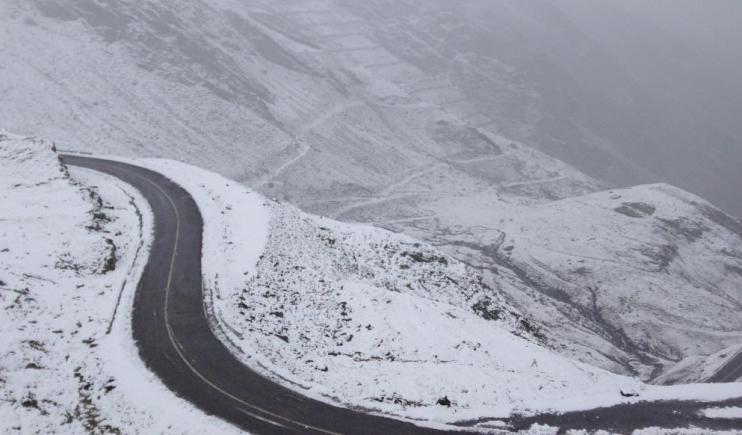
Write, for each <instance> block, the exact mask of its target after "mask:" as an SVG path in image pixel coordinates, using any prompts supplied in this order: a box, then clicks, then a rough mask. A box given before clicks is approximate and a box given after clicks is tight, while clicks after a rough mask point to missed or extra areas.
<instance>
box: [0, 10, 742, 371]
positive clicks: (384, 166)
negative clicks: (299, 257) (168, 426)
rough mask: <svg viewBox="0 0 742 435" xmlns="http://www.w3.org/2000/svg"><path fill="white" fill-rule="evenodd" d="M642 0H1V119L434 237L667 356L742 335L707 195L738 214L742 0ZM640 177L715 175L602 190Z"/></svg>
mask: <svg viewBox="0 0 742 435" xmlns="http://www.w3.org/2000/svg"><path fill="white" fill-rule="evenodd" d="M645 3H648V2H640V1H638V0H636V1H635V0H630V1H618V0H613V1H606V2H604V1H600V2H598V1H590V0H517V1H516V0H468V1H453V0H347V1H346V0H343V1H340V0H337V1H333V0H301V1H298V0H292V1H273V0H270V1H269V0H251V1H238V0H211V1H206V0H180V1H167V0H136V1H135V0H121V1H114V0H30V1H29V0H5V1H3V2H1V3H0V56H2V58H1V59H2V60H0V96H1V98H2V100H1V101H2V104H0V122H2V127H3V128H5V129H7V130H9V131H13V132H16V133H21V134H34V135H39V136H43V137H47V138H50V139H53V140H55V141H56V142H57V145H58V146H59V148H62V149H76V150H85V151H93V152H101V153H110V154H123V155H126V156H136V157H148V156H154V157H166V158H172V159H180V160H184V161H186V162H189V163H192V164H195V165H199V166H201V167H205V168H208V169H211V170H214V171H217V172H219V173H221V174H222V175H225V176H228V177H231V178H234V179H236V180H238V181H240V182H243V183H245V184H246V185H248V186H251V187H254V188H256V189H257V190H259V191H260V192H262V193H264V194H266V195H268V196H269V197H275V198H278V199H281V200H286V201H289V202H291V203H293V204H295V205H298V206H300V207H302V208H303V209H305V210H307V211H310V212H313V213H317V214H322V215H325V216H330V217H334V218H338V219H341V220H346V221H360V222H365V223H372V224H375V225H378V226H382V227H384V228H387V229H392V230H394V231H398V232H404V233H407V234H410V235H413V236H415V237H418V238H420V239H423V240H425V241H428V242H431V243H434V244H436V245H438V246H439V247H440V248H441V249H443V250H444V251H446V252H447V253H449V254H452V255H454V256H455V257H456V258H458V259H461V260H464V261H465V262H467V264H469V265H470V266H471V267H474V268H477V269H479V270H481V271H482V273H483V275H484V276H485V278H486V279H487V280H488V285H491V286H492V287H494V288H497V289H498V291H501V292H503V293H504V294H506V295H507V296H508V298H509V300H510V302H512V303H513V304H515V305H516V306H517V308H518V309H520V310H522V311H528V312H531V313H534V316H535V317H536V319H537V320H538V321H539V322H540V324H541V325H544V327H545V329H546V330H551V331H554V333H553V336H552V340H553V341H552V342H551V343H552V346H553V348H554V349H555V350H558V351H559V352H562V353H565V354H568V355H569V356H572V357H575V358H578V359H581V360H583V361H586V362H589V363H592V364H596V365H599V366H602V367H605V368H609V369H611V370H613V371H615V372H619V373H630V374H635V375H638V376H641V377H642V378H643V379H654V378H656V377H657V376H659V375H660V374H661V373H662V372H663V371H665V370H666V369H669V368H671V367H672V366H674V365H676V364H678V363H679V362H681V361H683V360H685V359H687V358H690V357H696V360H699V361H702V360H703V358H705V357H706V356H708V355H711V354H713V353H715V352H719V351H721V350H722V349H724V348H727V347H729V346H731V345H733V344H734V343H738V342H739V338H740V337H742V317H740V314H739V310H736V311H730V312H729V313H728V316H727V317H725V318H724V320H723V321H722V320H718V322H711V323H708V322H704V319H701V318H700V316H701V314H699V313H702V314H703V316H705V315H707V314H708V313H714V312H717V311H718V308H719V306H720V305H723V304H724V303H732V304H735V305H734V306H738V304H740V303H742V297H740V295H739V294H738V292H737V293H735V292H734V291H733V289H734V288H735V286H737V287H736V288H738V285H739V283H740V281H742V274H740V273H739V271H740V270H742V264H740V261H742V254H740V252H742V249H740V246H739V245H740V237H742V230H741V229H740V228H742V226H740V224H739V223H738V221H737V220H736V219H734V218H732V217H730V216H728V215H727V214H725V213H723V212H722V211H720V210H718V209H716V208H714V206H717V207H720V208H722V209H724V210H726V211H727V212H728V213H730V214H732V215H738V216H739V215H742V190H741V189H739V186H741V185H742V171H740V170H739V168H740V166H742V146H740V137H742V123H740V122H739V115H740V113H742V86H740V85H739V83H738V80H739V79H738V77H739V74H738V73H739V72H740V71H741V70H742V69H741V68H740V65H742V63H741V62H740V55H739V53H738V52H737V51H735V48H736V47H737V46H738V45H739V44H738V43H739V42H740V41H741V39H742V37H741V36H740V35H742V30H739V29H738V28H737V27H736V26H735V20H734V17H738V16H740V15H739V13H740V5H739V3H738V2H735V1H714V2H693V1H681V2H676V1H672V2H671V1H669V0H668V1H659V2H651V4H645ZM710 3H713V6H709V7H706V5H707V4H710ZM643 183H670V184H673V185H676V186H678V187H681V188H683V189H686V190H688V191H690V192H692V193H694V194H696V195H699V196H700V197H702V198H703V199H701V198H699V197H697V196H693V195H689V194H687V193H685V192H678V191H677V190H675V189H674V188H670V187H667V186H664V185H660V186H659V187H658V186H654V187H640V188H635V189H631V190H628V191H625V192H624V191H619V190H616V191H611V192H607V193H606V192H604V193H601V194H597V195H596V193H597V192H600V191H606V190H608V189H611V188H619V187H626V186H634V185H636V184H643ZM624 197H626V198H629V199H625V198H624ZM622 198H624V199H622ZM704 199H705V200H708V201H710V203H712V204H713V205H711V204H710V203H707V202H705V201H704ZM624 203H625V204H624ZM573 209H579V210H582V211H583V212H584V213H585V214H584V216H592V215H593V214H594V213H598V214H600V216H601V221H600V225H598V224H594V225H593V227H591V228H590V231H589V232H590V234H591V237H590V238H583V237H582V236H583V232H584V231H583V230H584V228H579V227H577V228H576V227H574V226H566V224H565V227H564V228H563V229H562V230H563V231H564V232H563V233H560V234H559V237H566V239H568V240H569V241H570V242H574V243H573V244H566V245H564V246H562V244H561V242H563V240H559V238H558V237H556V238H552V235H551V232H552V231H551V227H550V226H549V225H550V221H554V222H556V221H559V219H550V218H543V216H544V215H546V216H551V215H554V216H561V218H562V219H564V217H565V216H567V217H569V216H570V215H569V211H570V210H573ZM655 212H656V213H655ZM521 221H522V222H531V224H532V225H533V227H531V228H523V227H522V226H520V225H519V222H521ZM572 222H574V220H572ZM534 234H536V235H537V236H533V235H534ZM704 235H706V236H707V237H708V238H709V239H706V238H704V237H702V236H704ZM595 240H599V241H600V243H599V245H600V246H602V247H604V248H605V249H603V250H600V251H599V252H598V254H601V253H603V254H605V253H610V254H611V256H612V257H611V258H603V257H601V256H600V255H596V256H594V258H587V257H585V252H586V249H585V247H586V246H588V245H590V246H592V245H594V244H595ZM537 243H541V244H543V246H541V248H543V249H541V250H539V249H536V248H534V249H532V250H530V251H529V250H527V249H525V247H526V246H535V245H536V244H537ZM553 245H559V249H560V252H559V253H555V252H553V249H552V248H554V246H553ZM699 253H700V254H699ZM699 255H700V256H703V255H708V256H709V258H711V257H710V256H714V258H718V259H719V260H718V261H717V262H716V265H715V266H714V268H712V269H710V268H709V267H707V265H706V264H700V265H697V264H694V265H693V267H690V266H688V267H686V266H685V263H684V262H685V260H686V258H687V257H694V258H695V257H697V256H699ZM596 261H597V263H595V262H596ZM616 261H618V262H620V263H621V268H622V270H624V271H625V275H622V277H621V279H616V277H615V276H614V274H613V272H612V271H613V270H614V269H613V268H612V267H609V266H606V264H608V263H611V262H616ZM585 262H586V263H587V264H584V265H582V263H585ZM666 276H669V277H670V278H669V279H668V280H665V277H666ZM668 282H669V283H671V284H668ZM663 283H664V284H663ZM663 286H664V287H663ZM676 290H677V292H679V293H682V294H683V296H684V298H685V299H686V300H687V301H695V302H694V303H693V304H690V303H688V304H679V305H673V306H664V305H663V304H664V301H665V298H666V296H667V295H672V294H673V291H676ZM707 294H711V295H713V297H701V296H700V295H707ZM636 300H641V301H642V302H641V303H640V304H636ZM729 301H732V302H729ZM629 309H630V310H632V312H633V313H634V315H633V317H631V318H629V317H627V316H619V315H615V313H620V312H621V310H629ZM608 313H610V314H608ZM693 313H696V314H697V316H696V317H693ZM655 319H659V320H657V322H660V323H662V324H663V326H662V327H663V328H664V331H665V333H663V334H661V335H657V336H655V335H653V334H651V329H652V328H653V327H655V325H656V323H654V322H655ZM676 319H683V321H682V322H677V321H674V320H676ZM720 330H723V331H724V333H723V334H722V333H720V332H719V331H720ZM595 349H599V351H595Z"/></svg>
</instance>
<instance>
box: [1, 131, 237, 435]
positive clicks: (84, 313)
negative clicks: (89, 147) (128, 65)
mask: <svg viewBox="0 0 742 435" xmlns="http://www.w3.org/2000/svg"><path fill="white" fill-rule="evenodd" d="M51 147H52V145H51V144H50V143H48V142H44V141H41V140H36V139H29V138H21V137H16V136H11V135H8V134H5V133H2V132H0V202H1V203H2V207H1V208H0V210H1V211H0V306H1V307H2V309H0V349H2V350H0V432H2V433H119V432H123V433H142V434H144V433H194V434H195V433H207V432H212V431H214V430H216V431H218V432H220V433H229V432H230V431H232V428H231V427H230V426H228V425H226V424H224V423H222V422H221V421H219V420H217V419H214V418H210V417H207V416H205V415H204V414H202V413H201V412H200V411H198V410H196V409H194V408H193V407H192V406H190V405H189V404H188V403H186V402H183V401H181V400H180V399H178V398H177V397H175V396H174V395H173V394H172V393H170V392H169V391H168V390H167V389H165V387H164V386H162V385H161V384H160V383H159V381H158V380H157V379H156V378H155V377H154V376H153V375H152V374H151V373H150V372H149V371H148V370H147V369H146V368H145V367H144V365H143V364H142V363H141V361H140V360H139V356H138V353H137V351H136V349H135V347H134V343H133V341H132V339H131V330H130V307H131V306H132V297H133V292H134V289H135V285H136V283H137V282H138V276H139V273H140V270H141V267H142V265H143V261H145V260H146V252H147V249H148V247H147V246H148V243H149V241H150V239H151V237H150V234H149V228H150V225H151V216H150V213H149V210H148V209H147V208H146V203H144V202H143V200H142V199H141V198H140V197H139V195H138V193H136V192H135V191H132V189H131V188H129V187H128V186H126V185H124V184H122V183H119V182H118V181H116V180H115V179H111V178H108V177H103V176H101V175H100V174H97V173H93V172H88V171H83V170H77V169H73V170H71V175H68V174H67V172H66V171H65V170H64V168H63V167H62V166H61V164H60V163H59V161H58V160H57V157H56V155H55V154H54V153H53V152H52V149H51Z"/></svg>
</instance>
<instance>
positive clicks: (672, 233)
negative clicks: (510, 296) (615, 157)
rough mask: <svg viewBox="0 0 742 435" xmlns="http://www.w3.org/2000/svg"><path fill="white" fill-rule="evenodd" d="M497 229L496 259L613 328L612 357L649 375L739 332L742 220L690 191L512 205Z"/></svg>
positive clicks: (658, 189) (568, 312) (582, 318)
mask: <svg viewBox="0 0 742 435" xmlns="http://www.w3.org/2000/svg"><path fill="white" fill-rule="evenodd" d="M498 230H499V231H501V236H500V240H499V242H498V244H497V245H496V246H494V247H493V248H492V255H493V257H494V259H495V261H496V262H498V263H499V264H500V265H502V266H503V267H506V268H508V269H510V270H512V271H515V272H516V273H517V274H518V276H519V277H520V278H521V279H522V280H523V281H524V282H526V283H528V285H529V286H530V287H532V288H534V289H537V290H538V291H539V292H541V293H543V294H545V295H549V296H550V297H551V300H553V301H557V305H558V306H559V308H558V309H559V311H560V312H562V313H563V314H564V315H565V316H566V317H568V318H570V319H572V320H573V321H574V322H576V323H578V324H581V325H583V326H584V327H586V328H596V329H595V330H596V331H597V332H598V333H599V334H601V335H604V336H612V338H610V341H611V342H612V343H614V344H615V345H616V346H617V347H618V349H619V350H620V352H619V353H618V354H619V355H621V356H620V357H619V358H617V359H616V360H617V361H620V363H621V364H623V365H625V366H627V367H633V368H634V369H636V370H637V371H638V372H640V373H642V374H643V375H644V376H650V375H651V373H648V372H646V370H647V369H648V368H649V366H657V371H656V372H655V373H654V375H657V374H659V373H660V372H661V371H662V370H663V369H665V368H667V367H668V366H672V365H673V364H675V363H677V362H679V361H680V360H682V359H684V358H686V357H689V356H693V355H696V356H697V355H710V354H714V353H716V352H719V351H720V350H722V349H724V348H726V347H729V346H733V345H739V343H740V342H742V310H741V308H742V293H740V282H741V280H742V222H740V221H739V220H737V219H734V218H731V217H730V216H728V215H726V214H724V213H723V212H721V211H720V210H718V209H716V208H714V207H713V206H711V205H710V204H709V203H707V202H705V201H703V200H702V199H700V198H698V197H696V196H694V195H691V194H689V193H687V192H684V191H682V190H680V189H677V188H674V187H671V186H668V185H648V186H638V187H634V188H630V189H621V190H610V191H606V192H601V193H596V194H592V195H588V196H584V197H578V198H570V199H566V200H562V201H557V202H553V203H550V204H547V205H544V206H540V207H535V208H532V209H529V210H527V211H524V212H522V213H517V214H513V215H512V216H510V217H509V218H508V219H506V220H505V221H504V223H503V224H502V225H500V226H499V228H498ZM536 315H537V314H536ZM537 316H538V315H537ZM595 351H596V352H601V350H600V349H597V348H596V349H595ZM697 380H700V379H697Z"/></svg>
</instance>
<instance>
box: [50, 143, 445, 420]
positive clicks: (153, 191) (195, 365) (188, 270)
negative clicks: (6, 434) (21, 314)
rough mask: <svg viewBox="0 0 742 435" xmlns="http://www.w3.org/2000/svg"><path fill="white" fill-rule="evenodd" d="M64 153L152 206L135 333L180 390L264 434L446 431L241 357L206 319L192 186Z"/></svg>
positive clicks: (161, 373)
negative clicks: (355, 402)
mask: <svg viewBox="0 0 742 435" xmlns="http://www.w3.org/2000/svg"><path fill="white" fill-rule="evenodd" d="M63 161H64V163H66V164H69V165H74V166H79V167H84V168H89V169H94V170H96V171H100V172H104V173H106V174H110V175H113V176H115V177H117V178H119V179H121V180H123V181H125V182H127V183H129V184H131V185H132V186H133V187H135V188H136V189H137V190H139V192H141V193H142V195H143V196H144V197H145V198H146V199H147V201H148V202H149V204H150V207H151V208H152V211H153V214H154V217H155V222H154V226H155V228H154V230H155V234H154V241H153V245H152V249H151V251H150V255H149V262H148V263H147V265H146V266H145V269H144V273H143V275H142V277H141V280H140V282H139V286H138V288H137V292H136V296H135V298H134V312H133V318H132V321H133V333H134V339H135V341H136V343H137V346H138V348H139V354H140V356H141V358H142V359H143V360H144V362H145V363H146V364H147V366H148V367H149V369H150V370H152V371H153V372H154V373H155V374H157V376H158V377H159V378H160V379H162V381H163V382H164V383H165V384H166V385H167V386H168V387H169V388H170V389H171V390H173V391H174V392H175V393H177V394H178V395H179V396H181V397H183V398H185V399H187V400H188V401H190V402H191V403H193V404H195V405H196V406H198V407H199V408H201V409H202V410H204V411H206V412H207V413H209V414H212V415H215V416H218V417H220V418H222V419H224V420H227V421H229V422H232V423H234V424H235V425H237V426H239V427H240V428H242V429H245V430H247V431H250V432H253V433H259V434H294V433H315V434H395V433H399V434H433V433H436V434H437V433H443V432H439V431H435V430H432V429H426V428H420V427H418V426H415V425H413V424H411V423H406V422H402V421H399V420H394V419H389V418H383V417H377V416H373V415H369V414H365V413H363V412H360V411H354V410H350V409H345V408H339V407H335V406H331V405H328V404H326V403H322V402H318V401H316V400H312V399H308V398H306V397H303V396H301V395H299V394H297V393H296V392H294V391H291V390H289V389H287V388H284V387H282V386H280V385H278V384H275V383H273V382H271V381H269V380H267V379H266V378H264V377H262V376H260V375H259V374H257V373H255V372H254V371H252V370H250V369H249V368H248V367H246V366H245V365H243V364H242V363H241V362H240V361H239V360H237V359H236V358H235V357H234V356H233V355H232V354H231V353H230V352H229V351H228V350H227V348H226V347H224V345H223V344H222V343H221V342H220V341H219V340H218V339H217V338H216V336H214V334H213V333H212V332H211V329H210V327H209V322H208V320H207V316H206V312H205V310H204V303H203V300H204V299H203V294H202V293H203V289H202V277H201V247H202V239H201V237H202V233H203V221H202V218H201V213H200V212H199V209H198V207H197V205H196V203H195V202H194V200H193V198H192V197H191V196H190V195H189V194H188V192H186V191H185V190H184V189H183V188H181V187H180V186H178V185H177V184H175V183H174V182H172V181H171V180H169V179H168V178H166V177H164V176H163V175H160V174H158V173H156V172H153V171H150V170H147V169H144V168H141V167H138V166H133V165H129V164H125V163H119V162H113V161H108V160H100V159H94V158H88V157H81V156H71V155H65V156H63Z"/></svg>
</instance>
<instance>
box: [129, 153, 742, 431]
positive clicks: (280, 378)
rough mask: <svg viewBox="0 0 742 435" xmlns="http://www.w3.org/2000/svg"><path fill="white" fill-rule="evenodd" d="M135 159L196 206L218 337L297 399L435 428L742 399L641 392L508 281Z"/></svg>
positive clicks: (213, 179) (171, 165)
mask: <svg viewBox="0 0 742 435" xmlns="http://www.w3.org/2000/svg"><path fill="white" fill-rule="evenodd" d="M134 162H135V163H137V164H141V165H144V166H147V167H149V168H152V169H154V170H157V171H159V172H161V173H163V174H165V175H167V176H169V177H171V178H172V179H173V180H175V181H176V182H177V183H179V184H181V185H182V186H183V187H185V188H186V189H187V190H188V191H189V192H191V194H192V195H193V196H194V198H195V199H196V201H197V203H198V205H199V208H200V209H201V213H202V215H203V216H204V223H205V234H207V235H209V236H207V238H206V243H207V246H205V248H204V258H203V266H204V273H205V282H206V284H207V285H206V290H207V294H206V295H205V298H206V300H207V304H208V307H209V312H210V313H211V316H212V321H213V327H214V328H215V330H216V331H217V334H218V335H219V336H220V338H221V339H222V341H223V342H224V343H225V344H226V345H227V346H228V347H229V348H230V349H231V350H232V351H233V352H234V353H235V354H236V355H237V356H238V357H239V358H241V360H242V361H243V362H244V363H245V364H247V365H249V366H250V367H253V368H255V369H256V370H258V371H259V372H261V373H263V374H265V375H266V376H269V377H270V378H272V379H274V380H275V381H276V382H279V383H282V384H284V385H286V386H288V387H290V388H293V389H295V390H297V391H299V392H301V393H302V394H306V395H308V396H311V397H315V398H318V399H320V400H324V401H327V402H329V403H334V404H338V405H342V406H349V407H354V408H360V409H365V410H368V411H371V412H377V413H382V414H386V415H392V416H396V417H399V418H408V419H413V420H415V421H417V422H418V424H434V425H440V424H446V423H453V422H457V421H462V420H470V419H475V420H476V419H480V418H484V419H488V418H498V417H499V418H504V417H506V416H508V415H510V414H512V413H523V414H531V413H535V412H539V411H545V410H557V411H560V410H564V411H566V410H575V409H588V408H593V407H596V406H607V405H611V404H616V403H622V402H632V401H637V400H650V401H651V400H665V399H690V400H692V399H697V400H709V399H713V398H725V397H733V396H734V395H736V394H738V391H737V389H738V386H737V385H734V384H727V385H713V386H707V385H688V386H678V387H655V386H649V385H644V384H642V383H641V382H640V381H639V379H636V378H630V377H624V376H617V375H614V374H611V373H609V372H607V371H604V370H601V369H598V368H595V367H592V366H589V365H587V364H584V363H580V362H578V361H575V360H572V359H569V358H565V357H563V356H560V355H558V354H557V353H555V352H553V349H552V348H550V346H553V345H554V343H553V342H552V337H551V336H550V331H549V330H547V329H542V328H541V326H540V324H539V323H536V322H533V320H532V319H530V318H529V317H525V316H523V315H522V314H521V313H519V312H518V311H517V310H516V309H515V308H514V307H513V306H512V305H511V304H510V303H509V302H508V301H507V294H506V293H505V292H503V291H502V290H501V288H503V287H506V286H508V285H509V284H508V283H507V279H508V278H507V277H505V276H503V277H500V278H498V280H497V283H496V284H497V286H496V287H489V286H487V285H485V284H484V283H483V282H482V279H481V277H480V276H479V274H478V273H477V272H476V271H474V270H472V269H470V268H468V267H467V266H465V265H464V264H462V263H461V262H458V261H456V260H455V259H453V258H451V257H449V256H447V255H445V254H444V253H442V252H440V251H439V250H437V249H435V248H433V247H431V246H428V245H425V244H421V243H419V242H416V241H415V240H413V239H410V238H409V237H406V236H401V235H398V234H393V233H390V232H386V231H383V230H379V229H376V228H373V227H368V226H363V225H358V224H346V223H340V222H337V221H333V220H330V219H327V218H321V217H317V216H312V215H308V214H305V213H302V212H300V211H298V210H297V209H296V208H294V207H293V206H289V205H286V204H280V203H276V202H274V201H268V200H266V199H265V198H263V197H261V196H260V195H258V194H256V193H255V192H253V191H250V190H248V189H246V188H244V187H242V186H240V185H238V184H235V183H233V182H231V181H229V180H227V179H224V178H222V177H220V176H218V175H216V174H213V173H210V172H208V171H204V170H202V169H199V168H195V167H192V166H189V165H185V164H182V163H178V162H173V161H168V160H138V161H134ZM622 391H623V392H625V393H634V392H636V393H638V394H639V397H638V398H636V397H635V398H626V397H623V395H622V394H621V392H622ZM442 398H447V399H448V400H450V402H451V406H450V407H448V406H443V405H441V404H439V403H438V400H439V399H442Z"/></svg>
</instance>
